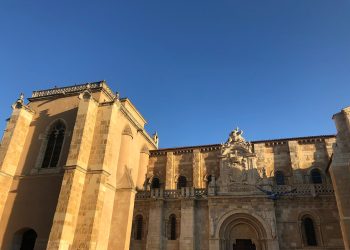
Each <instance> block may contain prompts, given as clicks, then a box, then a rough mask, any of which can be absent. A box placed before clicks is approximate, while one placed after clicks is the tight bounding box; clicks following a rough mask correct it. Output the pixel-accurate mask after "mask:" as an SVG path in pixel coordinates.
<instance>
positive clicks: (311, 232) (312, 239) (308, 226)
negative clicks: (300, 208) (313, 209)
mask: <svg viewBox="0 0 350 250" xmlns="http://www.w3.org/2000/svg"><path fill="white" fill-rule="evenodd" d="M302 227H303V232H304V237H305V243H306V245H308V246H317V240H316V232H315V227H314V222H313V220H312V219H311V218H310V217H305V218H304V219H303V220H302Z"/></svg>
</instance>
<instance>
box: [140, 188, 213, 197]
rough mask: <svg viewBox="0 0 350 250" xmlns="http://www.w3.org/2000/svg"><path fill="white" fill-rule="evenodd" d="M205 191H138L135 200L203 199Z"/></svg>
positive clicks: (190, 189)
mask: <svg viewBox="0 0 350 250" xmlns="http://www.w3.org/2000/svg"><path fill="white" fill-rule="evenodd" d="M206 195H207V189H205V188H193V187H184V188H181V189H172V190H164V189H162V188H155V189H151V190H150V191H138V192H137V195H136V199H149V198H152V199H179V198H197V199H199V198H205V197H206Z"/></svg>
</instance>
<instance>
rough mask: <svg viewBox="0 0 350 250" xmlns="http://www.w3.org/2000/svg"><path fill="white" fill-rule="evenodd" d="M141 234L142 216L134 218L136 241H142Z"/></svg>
mask: <svg viewBox="0 0 350 250" xmlns="http://www.w3.org/2000/svg"><path fill="white" fill-rule="evenodd" d="M142 233H143V217H142V215H138V216H136V237H135V239H136V240H142Z"/></svg>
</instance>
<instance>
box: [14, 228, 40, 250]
mask: <svg viewBox="0 0 350 250" xmlns="http://www.w3.org/2000/svg"><path fill="white" fill-rule="evenodd" d="M37 237H38V235H37V233H36V232H35V231H34V230H33V229H31V228H25V229H21V230H19V231H17V233H16V234H15V235H14V239H13V243H12V247H13V249H19V250H33V249H34V247H35V242H36V238H37Z"/></svg>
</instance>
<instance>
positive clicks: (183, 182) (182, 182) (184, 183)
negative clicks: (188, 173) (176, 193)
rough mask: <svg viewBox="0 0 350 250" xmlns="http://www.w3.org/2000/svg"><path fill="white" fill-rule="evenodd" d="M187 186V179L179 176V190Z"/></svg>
mask: <svg viewBox="0 0 350 250" xmlns="http://www.w3.org/2000/svg"><path fill="white" fill-rule="evenodd" d="M186 186H187V179H186V177H185V176H179V178H178V179H177V189H181V188H183V187H186Z"/></svg>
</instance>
